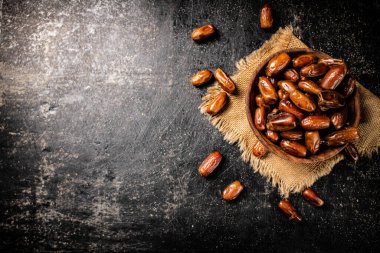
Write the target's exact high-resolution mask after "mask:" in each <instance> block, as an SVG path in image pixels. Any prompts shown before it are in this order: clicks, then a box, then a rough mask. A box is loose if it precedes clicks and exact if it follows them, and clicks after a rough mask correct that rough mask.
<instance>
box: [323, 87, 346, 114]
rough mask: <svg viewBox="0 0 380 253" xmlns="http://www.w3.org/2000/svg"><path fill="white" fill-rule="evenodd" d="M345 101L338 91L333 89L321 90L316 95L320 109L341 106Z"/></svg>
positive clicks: (325, 109)
mask: <svg viewBox="0 0 380 253" xmlns="http://www.w3.org/2000/svg"><path fill="white" fill-rule="evenodd" d="M345 104H346V101H345V99H344V97H343V95H341V94H340V93H338V92H336V91H333V90H322V91H321V92H320V93H319V95H318V106H319V108H320V109H321V110H322V111H327V110H329V109H336V108H340V107H343V106H344V105H345Z"/></svg>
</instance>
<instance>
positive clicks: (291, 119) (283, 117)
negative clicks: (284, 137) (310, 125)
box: [268, 112, 297, 126]
mask: <svg viewBox="0 0 380 253" xmlns="http://www.w3.org/2000/svg"><path fill="white" fill-rule="evenodd" d="M268 122H270V123H271V124H272V125H275V126H288V125H294V124H295V123H296V122H297V121H296V117H295V116H294V115H293V114H290V113H287V112H279V113H270V114H269V115H268Z"/></svg>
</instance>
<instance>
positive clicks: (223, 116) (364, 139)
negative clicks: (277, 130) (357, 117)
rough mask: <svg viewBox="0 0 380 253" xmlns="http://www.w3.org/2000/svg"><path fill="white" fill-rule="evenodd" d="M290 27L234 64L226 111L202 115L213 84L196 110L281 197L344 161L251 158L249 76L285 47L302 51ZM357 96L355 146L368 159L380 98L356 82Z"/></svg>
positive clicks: (379, 125) (374, 144) (379, 141)
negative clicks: (247, 108)
mask: <svg viewBox="0 0 380 253" xmlns="http://www.w3.org/2000/svg"><path fill="white" fill-rule="evenodd" d="M306 47H307V46H306V45H305V44H304V43H303V42H302V41H301V40H299V39H298V38H297V37H296V36H295V35H294V34H293V31H292V28H291V27H286V28H280V29H279V30H278V31H277V32H276V33H275V34H274V35H273V36H272V37H271V39H270V40H268V41H266V42H265V43H264V44H263V46H262V47H261V48H260V49H258V50H256V51H254V52H252V53H251V54H250V55H248V56H247V57H245V58H244V59H241V60H239V62H237V64H236V67H237V72H236V73H235V74H234V75H232V76H231V78H232V79H233V80H234V81H235V84H236V86H237V90H238V92H237V94H235V95H230V97H229V98H230V99H229V104H228V106H227V108H226V109H225V110H224V111H223V112H222V113H220V114H218V115H215V116H213V117H210V116H208V114H207V113H206V112H205V110H206V107H207V104H208V102H209V100H210V99H212V98H213V97H214V96H215V95H216V94H217V93H218V92H219V91H220V87H219V85H218V84H217V83H214V84H213V85H212V86H211V87H210V88H208V90H207V94H206V95H205V96H204V97H203V98H202V100H203V102H202V104H201V105H200V111H201V112H202V113H203V114H205V115H207V117H209V119H210V122H211V123H212V124H213V125H214V126H215V127H216V128H217V129H219V131H220V132H221V133H222V134H223V136H224V139H225V140H226V141H227V142H229V143H231V144H233V143H237V145H238V146H239V147H240V150H241V152H242V158H243V160H244V161H245V162H248V163H249V164H250V165H251V166H252V168H253V170H254V171H255V172H259V173H260V174H261V175H262V176H264V177H265V178H267V180H268V181H270V182H271V183H272V185H273V186H274V187H278V189H279V192H280V194H281V195H282V196H284V197H287V196H288V195H289V194H290V193H297V192H300V191H302V190H303V189H304V188H306V187H309V186H311V185H313V183H314V182H315V181H316V180H318V179H319V178H320V177H322V176H325V175H328V174H329V173H330V172H331V171H332V169H333V167H334V165H335V164H336V163H338V162H339V161H341V160H342V159H344V156H343V155H342V154H338V155H336V156H335V157H333V158H331V159H329V160H327V161H324V162H319V163H312V164H297V163H294V162H290V161H287V160H284V159H282V158H280V157H278V156H276V155H275V154H272V153H269V154H268V155H267V156H265V157H264V158H261V159H258V158H256V157H255V156H253V155H252V153H251V151H252V147H253V146H254V144H255V143H256V142H257V138H256V137H255V135H254V134H253V132H252V130H251V128H250V126H249V123H248V119H247V116H246V111H245V96H246V91H247V87H248V85H249V83H250V81H251V78H252V75H253V73H254V72H255V70H256V68H257V66H258V65H259V64H260V62H261V61H262V60H264V59H265V58H267V57H268V56H269V55H271V54H273V53H275V52H277V51H279V50H283V49H288V48H306ZM358 88H359V92H360V97H361V106H362V119H361V122H360V125H359V134H360V139H359V141H358V142H357V143H355V144H356V146H357V148H358V150H359V153H360V155H361V156H371V155H372V154H373V153H374V152H377V150H378V147H379V145H380V138H378V137H379V129H380V118H379V115H380V99H379V98H378V97H376V96H375V95H374V94H373V93H371V92H370V91H369V90H367V89H366V88H364V87H363V86H362V85H360V84H359V83H358Z"/></svg>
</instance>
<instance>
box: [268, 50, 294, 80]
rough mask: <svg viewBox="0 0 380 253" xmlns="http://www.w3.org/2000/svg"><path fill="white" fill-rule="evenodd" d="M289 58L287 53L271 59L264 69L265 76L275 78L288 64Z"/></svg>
mask: <svg viewBox="0 0 380 253" xmlns="http://www.w3.org/2000/svg"><path fill="white" fill-rule="evenodd" d="M290 60H291V58H290V56H289V55H288V54H287V53H280V54H279V55H277V56H275V57H273V58H272V59H271V60H270V61H269V62H268V65H267V67H266V69H265V74H266V75H267V76H268V77H271V76H275V75H277V74H278V73H280V72H281V71H282V70H283V69H285V67H286V66H287V65H288V64H289V62H290Z"/></svg>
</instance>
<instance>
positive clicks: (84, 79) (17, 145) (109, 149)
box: [0, 0, 380, 252]
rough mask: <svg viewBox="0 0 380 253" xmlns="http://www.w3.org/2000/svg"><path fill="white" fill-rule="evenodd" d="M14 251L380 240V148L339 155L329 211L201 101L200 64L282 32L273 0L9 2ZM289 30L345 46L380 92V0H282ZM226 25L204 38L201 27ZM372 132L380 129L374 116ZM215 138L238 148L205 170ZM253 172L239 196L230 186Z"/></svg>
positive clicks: (1, 233) (0, 85)
mask: <svg viewBox="0 0 380 253" xmlns="http://www.w3.org/2000/svg"><path fill="white" fill-rule="evenodd" d="M0 4H2V5H1V7H2V8H1V10H2V12H1V13H2V15H1V34H0V36H1V37H0V38H1V39H0V89H1V90H0V152H1V153H0V238H1V239H0V240H1V242H0V252H10V251H18V252H22V251H37V252H40V251H41V252H46V251H65V252H71V251H75V252H76V251H104V252H109V251H162V252H173V251H187V252H199V251H206V250H215V251H222V250H223V251H233V252H236V251H243V252H248V251H249V252H255V251H253V250H256V252H265V251H272V252H273V251H278V252H280V251H289V252H306V251H307V252H326V251H345V252H351V251H352V252H359V251H369V252H371V251H373V252H375V251H377V252H379V249H380V247H379V240H378V238H379V237H380V222H379V218H380V215H379V209H380V200H379V193H380V186H379V183H380V176H379V169H378V165H379V164H380V156H379V155H374V156H373V157H372V158H371V159H369V158H362V159H361V160H360V161H359V162H358V163H357V165H353V164H350V163H348V162H346V161H343V162H341V163H339V164H338V165H337V166H336V167H335V169H334V170H333V172H332V173H331V174H330V175H329V176H327V177H323V178H321V179H320V180H319V181H317V183H316V184H315V187H314V188H315V189H316V190H317V192H319V193H320V195H321V196H323V197H324V198H325V200H326V202H327V204H326V206H325V207H323V208H320V209H317V208H314V207H312V206H311V205H309V204H308V203H306V202H304V201H303V200H302V198H301V197H300V196H298V195H294V196H291V197H290V200H291V201H293V203H294V205H295V206H296V207H297V208H298V209H299V211H300V212H301V213H302V214H303V215H304V217H305V221H304V222H303V223H301V224H294V223H292V222H289V221H288V220H287V219H286V217H285V216H283V215H282V214H281V213H280V212H279V211H278V209H277V203H278V201H279V200H280V196H279V195H278V192H277V189H274V188H272V187H271V186H270V184H269V183H268V182H266V180H265V179H263V178H262V177H261V176H260V175H259V174H254V173H253V171H252V169H251V168H250V167H249V166H248V165H247V164H245V163H244V162H243V161H242V159H241V158H240V152H239V150H238V148H237V147H236V146H232V145H229V144H227V143H226V142H225V141H223V138H222V136H221V134H220V133H219V132H218V131H217V130H216V129H215V128H214V127H212V126H211V125H210V123H209V122H208V121H207V119H206V118H205V117H204V116H202V115H201V114H200V113H199V111H198V106H199V104H200V102H201V96H202V95H203V94H205V91H206V88H200V89H197V88H194V87H192V86H191V85H190V84H189V81H188V80H189V77H190V76H191V75H192V74H193V73H194V72H196V71H197V70H199V69H201V68H210V69H216V68H217V67H222V68H223V69H224V70H225V71H226V72H227V73H233V72H234V70H235V62H236V61H237V60H239V59H240V58H242V57H244V56H245V55H247V54H249V53H250V52H251V51H253V50H255V49H257V48H259V47H260V45H261V44H262V43H263V42H264V41H265V40H266V39H268V38H269V37H270V36H271V34H272V33H271V32H264V31H262V30H260V29H259V27H258V14H259V10H260V7H261V6H262V4H263V2H262V1H245V0H235V1H176V0H172V1H153V0H152V1H84V0H83V1H80V0H77V1H62V0H41V1H23V0H4V1H0ZM272 5H273V8H274V11H275V29H274V30H276V29H277V28H278V27H281V26H285V25H292V26H293V27H294V28H295V32H296V33H297V35H298V36H300V37H301V38H302V39H303V40H304V41H305V43H307V44H308V45H309V46H310V47H312V48H314V49H318V50H322V51H325V52H327V53H329V54H331V55H333V56H335V57H340V58H344V59H345V60H346V61H347V63H348V65H349V67H350V70H351V73H352V74H353V75H354V76H356V77H357V79H358V80H359V81H360V82H361V83H363V84H364V85H365V86H366V87H367V88H369V89H370V90H371V91H372V92H374V93H375V94H376V95H380V86H379V85H378V84H379V75H380V74H379V73H380V54H379V53H378V50H379V42H380V38H379V35H378V34H379V30H380V19H379V15H380V3H379V1H368V3H365V2H363V1H355V2H354V1H345V2H344V1H331V0H330V1H292V0H286V1H285V0H281V1H273V2H272ZM207 22H212V23H214V24H215V26H216V27H217V28H218V30H219V36H218V37H217V38H216V39H214V40H212V41H210V42H208V43H205V44H200V45H199V44H195V43H194V42H193V41H191V39H190V37H189V35H190V32H191V30H192V29H193V28H195V27H197V26H199V25H202V24H205V23H207ZM374 131H379V130H378V129H374ZM212 150H220V151H221V152H222V153H223V154H224V157H225V160H224V162H223V164H222V165H221V167H220V168H219V169H218V171H217V172H216V173H215V175H214V176H212V177H211V178H209V179H204V178H201V177H200V176H199V175H198V172H197V170H196V168H197V166H198V165H199V164H200V163H201V161H202V159H203V158H204V157H205V156H206V155H207V154H208V153H209V152H211V151H212ZM235 179H239V180H241V181H242V182H243V184H244V185H245V186H246V189H245V191H244V193H243V194H242V196H240V198H239V199H238V200H237V201H236V202H233V203H225V202H223V201H222V200H221V198H220V192H221V190H222V189H223V187H224V186H225V185H226V184H227V183H229V182H231V181H232V180H235Z"/></svg>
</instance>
